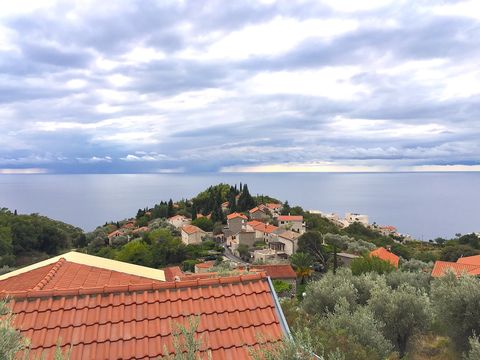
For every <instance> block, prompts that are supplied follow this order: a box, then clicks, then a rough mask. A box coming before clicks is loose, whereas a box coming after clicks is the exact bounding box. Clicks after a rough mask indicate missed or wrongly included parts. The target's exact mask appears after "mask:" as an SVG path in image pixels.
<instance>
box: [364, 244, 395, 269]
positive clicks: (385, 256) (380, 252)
mask: <svg viewBox="0 0 480 360" xmlns="http://www.w3.org/2000/svg"><path fill="white" fill-rule="evenodd" d="M370 256H376V257H378V258H380V259H382V260H384V261H388V262H389V263H390V264H392V265H393V266H395V267H396V268H398V260H399V257H398V256H397V255H395V254H393V253H391V252H390V251H388V250H387V249H385V248H384V247H379V248H378V249H375V250H373V251H371V252H370Z"/></svg>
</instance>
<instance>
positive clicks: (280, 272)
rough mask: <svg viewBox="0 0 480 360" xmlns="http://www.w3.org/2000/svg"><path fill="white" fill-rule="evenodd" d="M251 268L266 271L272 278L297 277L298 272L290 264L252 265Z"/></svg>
mask: <svg viewBox="0 0 480 360" xmlns="http://www.w3.org/2000/svg"><path fill="white" fill-rule="evenodd" d="M251 270H262V271H265V273H266V274H267V276H270V277H271V278H272V279H292V280H293V279H296V278H297V274H296V273H295V271H294V270H293V268H292V267H291V266H290V265H288V264H278V265H252V267H251Z"/></svg>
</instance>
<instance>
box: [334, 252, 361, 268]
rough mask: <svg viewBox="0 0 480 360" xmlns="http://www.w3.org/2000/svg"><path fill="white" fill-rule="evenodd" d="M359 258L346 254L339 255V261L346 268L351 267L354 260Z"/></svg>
mask: <svg viewBox="0 0 480 360" xmlns="http://www.w3.org/2000/svg"><path fill="white" fill-rule="evenodd" d="M357 258H359V256H358V255H355V254H348V253H344V252H339V253H337V260H338V261H339V262H340V263H341V264H342V265H344V266H350V264H351V263H352V261H353V260H355V259H357Z"/></svg>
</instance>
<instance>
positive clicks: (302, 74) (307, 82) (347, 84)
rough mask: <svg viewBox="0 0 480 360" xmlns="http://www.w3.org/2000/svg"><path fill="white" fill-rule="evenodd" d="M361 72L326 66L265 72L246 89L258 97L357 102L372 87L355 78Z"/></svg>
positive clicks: (352, 67)
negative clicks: (268, 95) (313, 97)
mask: <svg viewBox="0 0 480 360" xmlns="http://www.w3.org/2000/svg"><path fill="white" fill-rule="evenodd" d="M360 72H361V69H360V68H359V67H355V66H335V67H325V68H321V69H318V70H302V71H278V72H262V73H259V74H258V75H255V76H254V77H253V78H250V79H248V80H247V81H246V82H245V84H244V88H245V90H246V91H248V92H251V93H254V94H293V95H305V96H322V97H326V98H330V99H334V100H344V101H348V100H354V99H357V98H359V97H362V96H366V95H368V94H369V88H368V87H367V86H366V85H364V84H357V83H354V82H353V81H352V77H353V76H354V75H357V74H359V73H360Z"/></svg>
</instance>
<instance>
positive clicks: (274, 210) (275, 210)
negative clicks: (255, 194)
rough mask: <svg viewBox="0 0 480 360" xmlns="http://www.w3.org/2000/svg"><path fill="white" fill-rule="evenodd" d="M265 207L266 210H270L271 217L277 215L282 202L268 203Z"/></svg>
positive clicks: (281, 207) (280, 209)
mask: <svg viewBox="0 0 480 360" xmlns="http://www.w3.org/2000/svg"><path fill="white" fill-rule="evenodd" d="M266 207H267V208H268V210H269V211H270V213H271V214H272V216H273V217H277V216H279V215H280V212H281V211H282V209H283V205H282V204H275V203H268V204H267V205H266Z"/></svg>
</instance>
